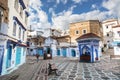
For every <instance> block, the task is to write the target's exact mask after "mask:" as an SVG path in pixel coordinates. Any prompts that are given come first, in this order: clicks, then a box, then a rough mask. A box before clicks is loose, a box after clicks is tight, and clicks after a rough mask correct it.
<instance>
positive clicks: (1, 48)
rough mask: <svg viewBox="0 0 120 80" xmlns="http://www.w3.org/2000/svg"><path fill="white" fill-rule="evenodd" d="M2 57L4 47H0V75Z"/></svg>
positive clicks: (0, 71)
mask: <svg viewBox="0 0 120 80" xmlns="http://www.w3.org/2000/svg"><path fill="white" fill-rule="evenodd" d="M3 55H4V46H3V45H0V75H1V73H2V63H3Z"/></svg>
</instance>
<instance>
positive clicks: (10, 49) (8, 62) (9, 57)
mask: <svg viewBox="0 0 120 80" xmlns="http://www.w3.org/2000/svg"><path fill="white" fill-rule="evenodd" d="M11 55H12V46H9V47H8V49H7V59H6V68H9V67H10V66H11Z"/></svg>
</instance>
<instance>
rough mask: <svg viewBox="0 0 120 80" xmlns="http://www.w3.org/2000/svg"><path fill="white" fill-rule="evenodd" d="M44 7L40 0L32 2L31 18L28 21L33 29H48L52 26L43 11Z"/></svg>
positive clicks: (31, 0)
mask: <svg viewBox="0 0 120 80" xmlns="http://www.w3.org/2000/svg"><path fill="white" fill-rule="evenodd" d="M42 6H43V4H42V3H41V1H40V0H30V10H29V11H30V16H29V18H28V20H29V25H32V27H34V28H33V29H37V28H48V27H50V26H51V24H50V23H49V22H48V16H47V14H46V12H44V11H43V10H42V9H41V7H42ZM34 11H35V12H34ZM36 19H38V20H36Z"/></svg>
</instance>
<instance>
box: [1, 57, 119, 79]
mask: <svg viewBox="0 0 120 80" xmlns="http://www.w3.org/2000/svg"><path fill="white" fill-rule="evenodd" d="M48 62H50V63H55V64H56V66H57V68H58V74H59V75H58V76H56V75H55V74H54V73H52V74H51V75H49V76H48V75H47V66H48V65H47V64H48ZM0 80H120V60H115V59H110V58H109V56H108V55H103V56H102V57H101V60H100V61H99V62H95V63H85V62H79V61H78V59H77V58H64V57H55V58H53V59H52V60H43V59H42V58H41V59H40V61H39V62H36V59H35V57H27V62H26V63H25V64H23V65H22V66H20V67H19V68H18V69H17V70H15V71H13V72H12V73H11V74H9V75H5V76H2V77H0Z"/></svg>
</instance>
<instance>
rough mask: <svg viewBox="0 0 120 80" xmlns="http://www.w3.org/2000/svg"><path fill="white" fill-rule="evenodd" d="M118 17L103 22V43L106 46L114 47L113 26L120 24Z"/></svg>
mask: <svg viewBox="0 0 120 80" xmlns="http://www.w3.org/2000/svg"><path fill="white" fill-rule="evenodd" d="M118 24H119V23H118V20H117V19H108V20H105V21H103V22H102V28H103V44H104V47H105V48H107V49H108V48H112V42H113V28H112V26H116V25H118Z"/></svg>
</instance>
